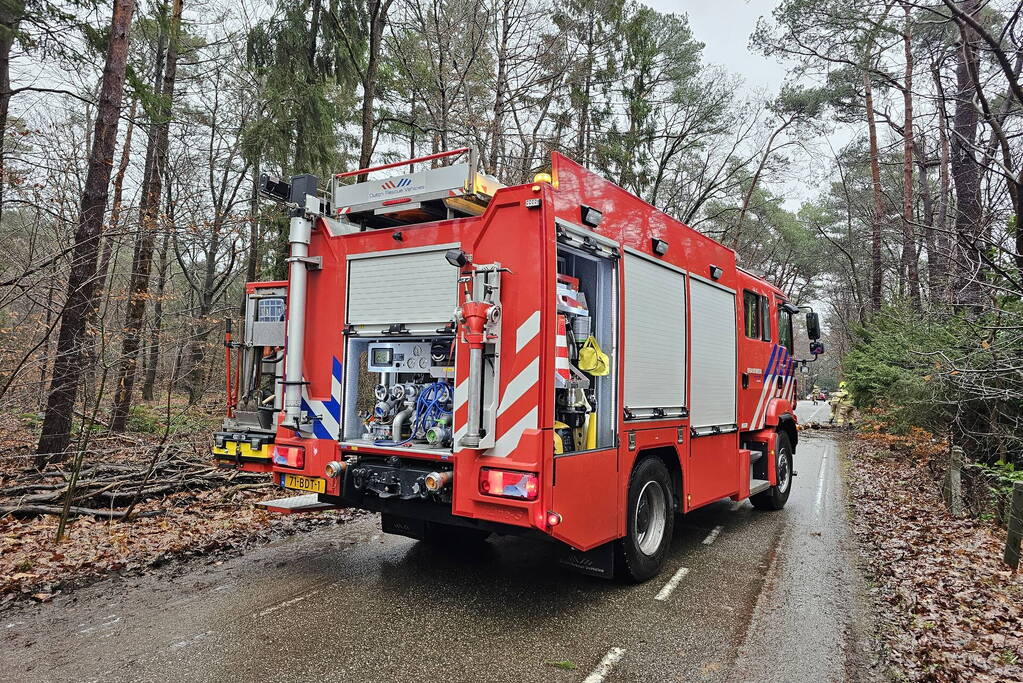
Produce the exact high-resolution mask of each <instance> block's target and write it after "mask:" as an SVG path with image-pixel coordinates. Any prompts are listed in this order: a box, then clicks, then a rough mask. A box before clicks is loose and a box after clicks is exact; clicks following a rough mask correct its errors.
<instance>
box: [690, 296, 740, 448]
mask: <svg viewBox="0 0 1023 683" xmlns="http://www.w3.org/2000/svg"><path fill="white" fill-rule="evenodd" d="M689 296H690V297H691V298H692V310H691V316H690V324H691V325H692V328H693V329H692V337H691V348H692V354H693V372H692V385H691V386H692V395H693V398H692V410H691V418H692V427H693V428H694V429H699V428H701V427H721V428H722V429H724V428H726V427H733V426H734V425H735V401H736V396H735V392H736V389H735V381H736V357H735V335H736V329H735V326H736V323H735V294H734V293H732V292H730V291H727V290H724V289H721V288H720V287H716V286H714V285H711V284H708V283H706V282H701V281H699V280H696V279H695V278H693V279H691V280H690V282H689Z"/></svg>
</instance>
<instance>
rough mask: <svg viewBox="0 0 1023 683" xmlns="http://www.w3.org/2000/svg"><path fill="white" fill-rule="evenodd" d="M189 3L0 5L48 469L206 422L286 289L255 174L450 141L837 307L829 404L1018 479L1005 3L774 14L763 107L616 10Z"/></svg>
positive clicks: (631, 9) (9, 129)
mask: <svg viewBox="0 0 1023 683" xmlns="http://www.w3.org/2000/svg"><path fill="white" fill-rule="evenodd" d="M195 2H196V0H144V1H143V0H112V3H107V2H96V1H95V0H68V1H67V2H51V1H50V0H12V1H10V2H4V3H2V7H0V118H2V120H3V136H2V141H0V171H2V172H0V240H2V243H3V257H2V258H0V409H2V410H3V412H4V413H6V414H9V415H22V416H32V419H30V420H29V423H30V424H32V425H34V427H33V428H35V429H37V430H38V435H39V437H38V449H37V450H38V453H39V456H38V458H37V464H38V465H45V464H46V462H48V461H50V460H53V459H60V458H61V455H62V454H64V453H66V452H67V451H68V449H69V447H70V446H71V445H72V444H77V445H78V446H80V447H81V446H83V444H86V445H87V443H88V441H89V439H90V438H91V436H90V435H91V434H93V433H94V432H96V431H97V430H100V431H102V430H110V431H113V432H120V431H123V430H125V429H131V424H132V417H133V415H137V413H138V410H139V406H143V405H146V404H149V403H153V402H155V403H156V404H162V403H166V404H167V405H171V404H173V405H174V406H175V410H189V409H197V410H200V411H205V412H207V413H210V414H213V413H216V412H217V411H218V410H219V407H218V404H219V401H220V399H221V394H222V389H223V377H222V367H223V355H222V354H223V348H222V345H221V330H222V329H223V323H224V320H225V319H226V318H228V317H231V316H236V315H237V311H238V307H239V304H240V301H241V292H242V286H243V283H244V282H245V281H248V280H258V279H275V278H279V277H280V276H281V275H282V274H283V261H282V250H283V248H284V247H285V246H286V245H284V237H283V231H284V230H285V222H284V220H283V219H282V218H281V216H280V214H279V208H278V207H277V206H275V205H268V204H267V203H265V202H261V201H260V198H259V196H258V193H257V192H256V187H257V179H258V178H259V176H260V174H261V173H272V174H279V175H283V176H288V175H291V174H295V173H314V174H318V175H319V176H320V177H321V178H322V177H326V176H328V175H329V174H331V173H335V172H338V171H342V170H349V169H354V168H360V167H365V166H367V165H369V164H371V163H384V162H388V161H395V160H399V159H403V158H409V157H413V156H417V155H421V154H428V153H432V152H439V151H444V150H449V149H454V148H457V147H461V146H472V147H474V148H476V149H477V150H478V151H479V153H480V158H481V159H482V160H483V165H484V167H485V170H486V171H487V172H488V173H491V174H494V175H496V176H497V177H499V178H500V179H501V180H502V181H503V182H505V183H518V182H523V181H525V180H528V179H529V178H531V177H532V175H533V174H534V173H536V172H541V171H544V170H545V169H546V168H547V165H548V163H549V162H548V159H549V155H550V153H551V152H552V151H560V152H562V153H564V154H566V155H568V156H570V157H572V158H573V159H575V160H577V161H579V162H580V163H583V164H585V165H587V166H588V167H590V168H591V169H593V170H594V171H596V172H598V173H600V174H602V175H604V176H605V177H607V178H609V179H611V180H613V181H614V182H615V183H617V184H619V185H621V186H622V187H624V188H626V189H627V190H629V191H630V192H632V193H634V194H636V195H638V196H640V197H642V198H643V199H645V200H647V201H649V202H651V203H653V204H655V205H656V206H658V207H660V208H661V209H663V210H664V211H666V212H667V213H669V214H671V215H673V216H676V217H678V218H679V219H681V220H683V221H685V222H687V223H689V224H690V225H692V226H693V227H695V228H697V229H699V230H701V231H703V232H705V233H707V234H709V235H712V236H714V237H715V238H717V239H719V240H721V241H722V242H724V243H725V244H727V245H728V246H730V247H733V248H735V249H736V250H737V251H738V253H739V255H740V259H741V262H742V264H743V265H744V267H746V268H749V269H751V270H754V271H756V272H759V273H762V274H764V275H765V276H766V277H768V278H769V279H771V280H773V281H774V282H775V283H777V284H778V285H779V286H780V287H782V288H783V289H784V290H786V291H787V292H789V293H790V294H791V296H792V297H793V298H794V299H796V300H797V301H799V302H801V303H814V304H815V305H817V306H818V308H819V309H821V310H823V311H824V317H825V318H826V320H827V328H828V331H827V337H828V339H827V340H826V341H827V342H828V345H829V355H828V360H827V361H826V362H825V363H822V365H823V366H824V367H823V368H822V369H821V370H820V371H818V372H817V373H816V374H815V375H814V377H813V378H812V379H813V380H814V381H816V382H819V383H822V384H830V385H833V384H834V383H836V382H837V380H838V379H839V377H840V376H842V377H844V378H845V379H847V380H849V382H850V384H851V386H852V388H853V391H854V394H855V395H856V397H857V401H858V402H859V404H860V406H861V408H863V409H865V410H877V411H881V412H882V414H885V415H887V416H889V417H888V419H890V420H892V421H894V422H897V423H899V424H903V425H918V426H923V427H926V428H928V429H931V430H934V431H935V432H938V433H942V434H945V433H947V434H948V435H949V437H950V438H952V439H953V440H958V441H961V442H963V443H968V444H969V446H970V450H971V453H972V454H973V455H974V457H975V458H977V459H978V460H981V461H985V462H989V463H992V464H993V463H996V462H1002V463H1011V462H1013V461H1015V462H1016V463H1021V462H1023V456H1021V452H1023V440H1021V437H1020V434H1023V429H1020V414H1021V412H1023V255H1021V252H1023V231H1021V230H1019V229H1018V227H1017V226H1019V223H1020V221H1021V220H1023V144H1021V142H1020V133H1021V132H1023V125H1021V124H1023V122H1021V119H1020V113H1021V111H1023V86H1021V84H1020V71H1021V69H1023V33H1021V31H1023V26H1021V25H1020V18H1021V17H1020V15H1021V5H1020V3H1012V2H981V0H930V1H927V2H917V1H908V0H863V1H861V2H856V3H850V2H840V1H838V0H783V1H782V2H779V3H777V4H776V5H775V6H774V8H773V11H771V12H770V13H769V14H767V15H765V16H764V17H762V18H761V20H760V21H759V22H758V24H757V28H756V31H755V32H754V34H753V35H752V36H751V38H750V42H749V47H748V49H749V50H750V58H751V59H770V60H778V61H780V62H781V63H783V64H784V65H785V66H786V68H788V69H789V74H788V78H787V80H786V82H785V84H784V85H783V86H781V87H780V88H779V89H777V91H774V92H770V91H766V90H764V89H763V88H759V87H757V84H750V83H744V82H743V81H742V79H741V76H740V75H738V74H730V73H727V72H726V71H725V70H724V69H723V68H722V67H720V66H716V65H714V64H711V63H709V62H708V60H707V59H706V58H705V55H704V45H703V43H702V42H701V36H699V35H695V34H694V32H693V29H692V27H691V26H690V24H689V21H688V20H687V18H686V16H685V15H684V14H681V13H680V14H662V13H659V12H657V11H655V10H653V9H650V8H649V7H646V6H644V5H642V4H639V3H637V2H633V1H632V0H568V1H567V2H564V3H558V4H551V3H543V2H538V1H537V0H488V1H485V2H482V3H481V2H470V1H468V0H302V1H301V2H284V1H283V0H279V1H277V2H274V0H267V1H266V2H253V1H252V0H242V2H240V3H220V2H217V1H216V0H199V2H198V4H193V3H195ZM750 7H752V6H750ZM767 9H768V8H767V6H766V5H765V8H764V10H763V11H765V12H766V11H767ZM26 419H28V418H26Z"/></svg>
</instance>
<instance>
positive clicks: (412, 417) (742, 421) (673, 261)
mask: <svg viewBox="0 0 1023 683" xmlns="http://www.w3.org/2000/svg"><path fill="white" fill-rule="evenodd" d="M468 151H469V150H467V149H465V150H457V151H456V152H446V153H443V154H438V155H431V156H427V157H423V158H420V159H414V160H411V161H406V162H400V163H397V162H396V163H393V164H388V165H385V166H381V167H378V168H371V169H359V170H357V171H349V172H347V173H344V174H340V175H339V176H338V177H336V178H334V179H333V182H332V184H331V188H330V189H331V191H330V192H329V194H328V195H327V196H323V195H321V192H320V191H319V189H318V188H317V183H316V179H315V178H313V177H311V176H295V177H293V178H292V180H291V183H290V184H289V183H285V182H280V181H277V182H271V181H270V179H267V182H266V183H264V190H263V191H264V194H266V195H270V196H275V197H278V198H280V199H281V201H286V202H287V206H288V207H289V209H290V215H291V235H290V242H291V254H292V255H291V258H289V259H288V261H289V263H290V269H291V270H290V278H289V280H288V281H287V282H263V283H258V282H251V283H248V285H247V286H246V287H247V288H246V298H247V307H246V313H245V327H244V333H243V334H244V337H243V341H241V342H236V341H232V340H231V339H230V338H228V339H227V340H226V342H227V348H228V350H229V351H231V350H234V349H237V350H238V351H239V352H240V353H239V354H238V355H240V357H241V359H240V362H239V364H238V367H234V365H233V363H232V361H231V357H230V355H229V357H228V362H227V371H228V418H227V420H225V422H224V426H223V429H222V430H221V431H218V432H217V433H216V434H215V446H214V448H213V453H214V457H215V458H216V459H217V460H218V461H219V462H220V464H221V465H223V466H226V467H236V468H238V469H241V470H248V471H257V472H267V473H269V474H270V475H271V476H272V477H273V479H274V481H275V482H276V483H278V484H280V485H281V486H282V487H284V488H288V489H296V490H298V491H301V492H304V493H307V495H302V496H296V497H293V498H290V499H286V500H283V501H282V500H274V501H268V502H266V503H264V506H265V507H267V508H268V509H271V510H278V511H298V510H312V509H324V508H330V507H356V508H362V509H366V510H373V511H379V512H380V513H382V524H383V529H384V531H386V532H389V533H394V534H401V535H405V536H410V537H412V538H419V539H427V540H429V539H438V540H441V539H444V538H447V539H453V538H460V539H464V540H482V539H483V538H485V537H486V536H487V535H489V534H490V533H492V532H497V533H503V534H513V533H518V534H529V535H532V536H538V537H550V538H553V539H556V540H557V541H559V542H561V543H562V544H563V547H564V551H565V560H564V562H565V563H566V564H569V565H571V566H573V567H575V568H577V569H580V570H581V571H585V572H588V573H592V574H598V575H602V576H607V575H611V574H613V573H616V572H615V571H614V570H615V569H616V568H617V569H618V570H619V571H620V573H621V574H623V575H625V576H628V577H629V578H631V579H633V580H635V581H643V580H645V579H649V578H650V577H652V576H654V575H655V574H657V572H658V571H659V570H660V569H661V566H662V564H663V563H664V560H665V558H666V556H667V553H668V548H669V546H670V543H671V536H672V530H673V525H674V520H675V512H676V511H678V512H689V511H690V510H694V509H696V508H698V507H700V506H703V505H707V504H709V503H713V502H715V501H717V500H720V499H722V498H726V497H730V498H732V499H733V500H737V501H738V500H745V499H747V498H749V499H750V500H751V502H752V503H753V505H754V506H755V507H757V508H761V509H771V510H777V509H780V508H781V507H782V506H784V505H785V502H786V500H787V499H788V496H789V490H790V486H791V483H792V475H793V474H794V472H793V467H792V457H793V453H794V451H795V448H796V443H797V436H798V434H797V431H796V418H795V415H794V407H795V405H794V404H795V397H796V396H797V395H798V394H797V393H796V390H797V388H796V376H795V368H796V365H797V364H799V363H805V362H807V361H806V360H803V359H797V358H795V357H794V356H793V353H792V352H793V348H794V344H793V338H792V320H793V318H794V316H795V315H796V314H798V313H799V312H800V308H799V307H798V306H795V305H793V304H792V303H790V302H789V301H788V300H787V297H786V295H785V293H784V292H782V291H781V290H780V289H778V288H776V287H774V286H773V285H771V284H769V283H768V282H766V281H765V280H762V279H760V278H758V277H756V276H754V275H752V274H750V273H748V272H746V271H743V270H742V269H740V268H738V267H737V265H736V261H735V252H733V251H732V250H731V249H728V248H727V247H725V246H724V245H722V244H720V243H718V242H715V241H714V240H712V239H711V238H709V237H707V236H705V235H702V234H700V233H699V232H697V231H695V230H693V229H692V228H690V227H689V226H686V225H683V224H682V223H679V222H678V221H676V220H674V219H672V218H670V217H669V216H667V215H665V214H663V213H661V212H660V211H658V210H657V209H655V208H654V207H652V206H650V205H649V204H647V203H646V202H644V201H643V200H641V199H640V198H639V197H635V196H633V195H631V194H629V193H628V192H626V191H625V190H623V189H621V188H619V187H617V186H615V185H613V184H612V183H610V182H608V181H606V180H604V179H602V178H600V177H599V176H596V175H594V174H593V173H590V172H589V171H587V170H586V169H584V168H583V167H581V166H579V165H578V164H575V163H573V162H571V161H569V160H568V159H566V158H565V157H562V156H561V155H559V154H554V155H553V159H552V170H551V174H550V175H546V174H544V175H542V176H538V177H537V178H535V179H534V181H533V182H530V183H525V184H523V185H518V186H514V187H504V186H502V185H500V184H499V183H498V182H497V181H496V180H495V179H493V178H490V177H488V176H484V175H482V174H481V173H478V172H477V165H476V161H475V154H470V160H469V162H468V163H458V164H453V165H448V166H438V167H435V168H434V167H431V165H430V164H429V162H432V161H437V160H439V159H440V158H442V157H449V156H453V155H454V154H459V153H463V152H468ZM413 164H420V166H419V168H420V170H418V171H415V172H412V173H406V172H405V170H404V167H408V166H411V165H413ZM398 167H403V168H402V170H400V171H399V172H398V173H399V174H398V175H395V176H392V177H390V178H380V179H376V180H372V181H368V180H365V181H363V182H356V183H349V182H343V180H344V179H345V178H353V177H355V176H365V175H367V174H368V173H370V172H372V171H381V170H385V169H388V168H398ZM806 319H807V332H808V336H809V337H810V339H811V340H812V343H811V345H810V349H811V353H812V354H813V355H814V356H816V355H817V354H819V353H822V352H823V346H822V345H821V344H820V342H818V341H817V340H818V339H819V337H820V323H819V319H818V317H817V314H816V313H813V312H812V311H811V312H809V313H807V314H806Z"/></svg>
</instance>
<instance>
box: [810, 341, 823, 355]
mask: <svg viewBox="0 0 1023 683" xmlns="http://www.w3.org/2000/svg"><path fill="white" fill-rule="evenodd" d="M810 353H811V354H812V355H814V356H819V355H821V354H822V353H824V344H821V343H820V342H819V341H812V342H810Z"/></svg>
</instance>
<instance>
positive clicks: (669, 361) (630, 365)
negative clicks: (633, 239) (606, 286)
mask: <svg viewBox="0 0 1023 683" xmlns="http://www.w3.org/2000/svg"><path fill="white" fill-rule="evenodd" d="M624 260H625V288H624V289H625V366H624V370H625V385H624V393H625V408H626V409H627V410H630V411H644V410H645V409H655V408H656V409H662V410H665V411H666V412H668V413H678V412H679V411H681V409H682V408H683V407H684V406H685V404H686V285H685V275H684V274H683V273H681V272H679V271H677V270H674V269H671V268H668V267H666V266H664V265H661V264H659V263H656V262H654V261H650V260H648V259H646V258H643V257H641V256H637V255H636V254H633V253H630V252H626V253H625V254H624ZM647 412H649V411H647Z"/></svg>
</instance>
